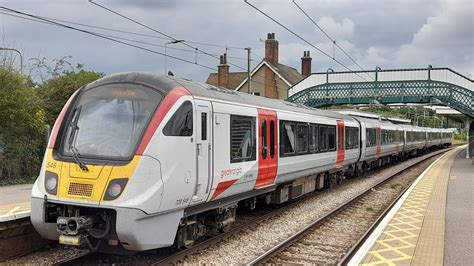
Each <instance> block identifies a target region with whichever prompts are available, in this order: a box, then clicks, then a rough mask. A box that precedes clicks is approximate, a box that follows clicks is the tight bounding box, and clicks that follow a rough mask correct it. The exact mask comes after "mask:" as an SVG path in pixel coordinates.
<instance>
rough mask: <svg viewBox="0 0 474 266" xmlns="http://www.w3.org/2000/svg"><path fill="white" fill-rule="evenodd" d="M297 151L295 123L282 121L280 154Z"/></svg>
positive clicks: (289, 153)
mask: <svg viewBox="0 0 474 266" xmlns="http://www.w3.org/2000/svg"><path fill="white" fill-rule="evenodd" d="M294 153H295V124H294V123H289V122H281V124H280V155H282V156H284V155H291V154H294Z"/></svg>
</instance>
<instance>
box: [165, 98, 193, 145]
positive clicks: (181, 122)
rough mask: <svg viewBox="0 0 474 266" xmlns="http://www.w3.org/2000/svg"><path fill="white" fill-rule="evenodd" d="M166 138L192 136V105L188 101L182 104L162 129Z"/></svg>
mask: <svg viewBox="0 0 474 266" xmlns="http://www.w3.org/2000/svg"><path fill="white" fill-rule="evenodd" d="M163 134H165V135H166V136H181V137H184V136H191V135H193V105H192V104H191V102H190V101H186V102H184V103H183V104H182V105H181V106H180V107H179V108H178V110H176V112H175V113H174V114H173V116H172V117H171V119H170V120H169V121H168V123H166V126H165V128H164V129H163Z"/></svg>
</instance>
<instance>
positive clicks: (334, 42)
mask: <svg viewBox="0 0 474 266" xmlns="http://www.w3.org/2000/svg"><path fill="white" fill-rule="evenodd" d="M293 4H295V5H296V7H297V8H298V9H299V10H300V11H301V12H302V13H303V14H304V15H305V16H306V17H307V18H308V19H309V20H310V21H311V22H312V23H313V24H314V25H315V26H316V27H317V28H318V29H319V30H320V31H321V32H322V33H323V34H324V35H326V37H327V38H328V39H329V40H330V41H332V43H333V44H334V45H335V46H336V47H337V48H339V50H341V51H342V52H343V53H344V54H345V55H346V56H347V57H348V58H349V59H350V60H351V61H352V62H353V63H354V64H355V65H357V66H358V67H359V68H360V69H361V70H365V69H364V68H362V67H361V66H360V65H359V64H358V63H357V62H356V60H355V59H354V58H352V56H350V55H349V53H347V52H346V51H345V50H344V49H343V48H342V47H341V46H339V44H338V43H337V42H336V41H335V40H334V39H333V38H332V37H331V36H329V34H328V33H327V32H326V31H325V30H324V29H323V28H321V27H320V26H319V25H318V23H316V21H314V20H313V19H312V18H311V17H310V16H309V15H308V13H306V11H304V10H303V8H301V7H300V6H299V5H298V3H296V0H293ZM366 74H367V73H366ZM367 75H368V76H369V77H370V75H369V74H367ZM370 78H372V77H370Z"/></svg>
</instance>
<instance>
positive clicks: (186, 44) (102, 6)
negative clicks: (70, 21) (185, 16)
mask: <svg viewBox="0 0 474 266" xmlns="http://www.w3.org/2000/svg"><path fill="white" fill-rule="evenodd" d="M89 3H91V4H94V5H96V6H98V7H100V8H102V9H105V10H107V11H109V12H110V13H113V14H115V15H117V16H120V17H122V18H124V19H126V20H128V21H131V22H133V23H135V24H137V25H140V26H142V27H144V28H147V29H149V30H151V31H153V32H156V33H158V34H160V35H163V36H165V37H168V38H170V39H171V40H173V41H178V39H176V38H174V37H173V36H171V35H168V34H166V33H164V32H162V31H159V30H157V29H154V28H152V27H150V26H148V25H146V24H144V23H142V22H139V21H137V20H135V19H133V18H130V17H128V16H126V15H123V14H121V13H119V12H117V11H115V10H112V9H111V8H108V7H106V6H104V5H101V4H98V3H96V2H94V1H93V0H89ZM180 43H181V44H183V45H185V46H188V47H189V48H192V49H195V50H198V51H200V52H202V53H203V54H205V55H207V56H210V57H213V58H215V59H219V57H218V56H214V55H213V54H210V53H208V52H206V51H204V50H202V49H199V48H197V47H194V46H192V45H190V44H188V43H187V42H186V41H184V42H183V41H181V42H180ZM228 64H229V65H232V66H234V67H236V68H239V69H242V70H245V71H246V70H247V69H246V68H243V67H241V66H239V65H236V64H233V63H231V62H228ZM259 76H260V75H259ZM260 77H262V76H260ZM262 78H264V77H262Z"/></svg>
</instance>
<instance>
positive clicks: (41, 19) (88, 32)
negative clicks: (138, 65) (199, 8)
mask: <svg viewBox="0 0 474 266" xmlns="http://www.w3.org/2000/svg"><path fill="white" fill-rule="evenodd" d="M0 8H1V9H4V10H7V11H9V12H13V13H16V14H20V15H23V16H27V17H30V18H35V19H37V20H39V21H37V22H46V24H52V25H56V26H59V27H64V28H67V29H70V30H74V31H79V32H82V33H86V34H90V35H93V36H96V37H99V38H103V39H106V40H109V41H113V42H117V43H120V44H123V45H127V46H131V47H134V48H137V49H140V50H144V51H148V52H151V53H154V54H159V55H163V56H167V57H169V58H172V59H175V60H178V61H182V62H186V63H190V64H193V65H198V66H201V67H204V68H207V69H210V70H215V68H212V67H209V66H206V65H203V64H199V63H197V62H192V61H190V60H187V59H183V58H179V57H176V56H171V55H165V54H164V53H161V52H158V51H155V50H151V49H148V48H145V47H142V46H138V45H134V44H131V43H127V42H123V41H120V40H116V39H114V38H111V37H107V36H104V35H102V34H99V33H95V32H91V31H88V30H84V29H79V28H76V27H72V26H69V25H65V24H62V23H59V22H55V21H51V20H48V19H43V18H41V17H39V16H36V15H33V14H29V13H25V12H21V11H18V10H14V9H10V8H7V7H4V6H0ZM30 20H31V19H30Z"/></svg>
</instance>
